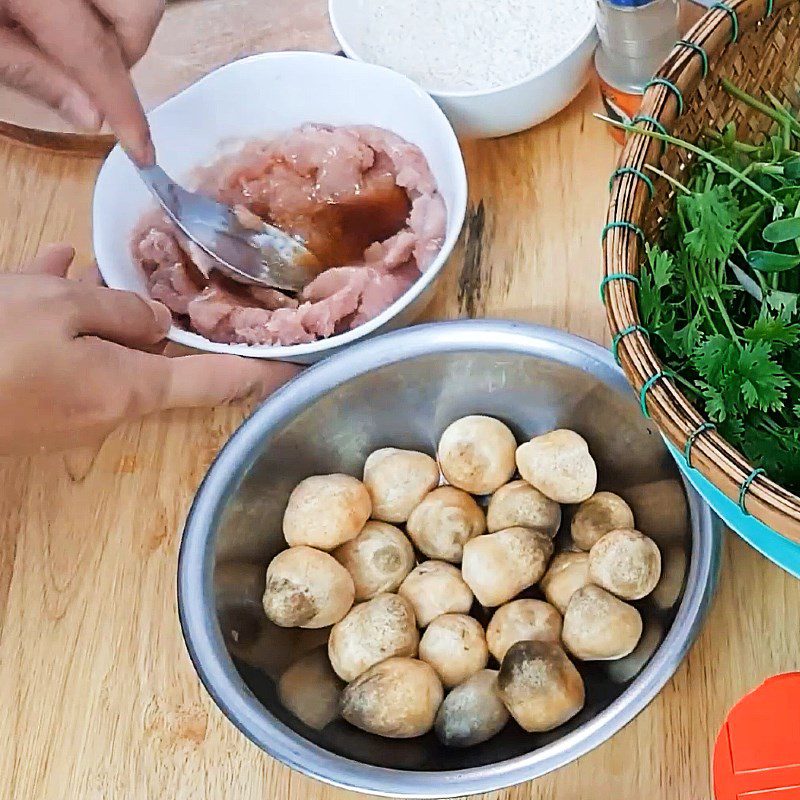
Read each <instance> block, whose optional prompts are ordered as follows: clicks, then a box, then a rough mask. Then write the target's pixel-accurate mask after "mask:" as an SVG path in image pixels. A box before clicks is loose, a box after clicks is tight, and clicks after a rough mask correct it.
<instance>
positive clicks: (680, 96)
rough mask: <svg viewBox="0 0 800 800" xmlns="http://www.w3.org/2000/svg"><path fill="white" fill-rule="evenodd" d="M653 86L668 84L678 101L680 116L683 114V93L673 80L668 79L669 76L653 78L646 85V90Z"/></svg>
mask: <svg viewBox="0 0 800 800" xmlns="http://www.w3.org/2000/svg"><path fill="white" fill-rule="evenodd" d="M651 86H666V87H667V89H669V90H670V91H671V92H672V94H674V95H675V99H676V100H677V101H678V116H680V115H681V114H683V94H682V93H681V90H680V89H679V88H678V87H677V86H676V85H675V84H674V83H673V82H672V81H670V80H667V78H652V79H651V80H649V81H648V82H647V83H646V84H645V85H644V90H645V91H647V90H648V89H649V88H650V87H651Z"/></svg>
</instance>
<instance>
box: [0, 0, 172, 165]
mask: <svg viewBox="0 0 800 800" xmlns="http://www.w3.org/2000/svg"><path fill="white" fill-rule="evenodd" d="M163 12H164V0H0V83H5V84H6V85H8V86H12V87H13V88H15V89H19V90H21V91H23V92H25V93H26V94H29V95H31V96H33V97H36V98H37V99H39V100H42V101H44V102H45V103H47V105H49V106H51V107H52V108H54V109H55V110H56V111H58V112H59V113H60V114H61V115H62V116H64V117H65V118H66V119H67V120H68V121H69V122H72V123H73V124H75V125H77V126H78V127H80V128H85V129H88V130H99V128H100V127H101V125H102V123H103V120H104V119H106V120H107V121H108V124H109V125H110V127H111V129H112V130H113V131H114V133H115V134H116V135H117V138H118V139H119V140H120V143H121V144H122V146H123V147H124V148H125V149H126V150H127V151H128V152H129V153H130V155H131V156H132V157H133V158H135V159H136V160H137V161H138V162H139V163H141V164H142V165H149V164H151V163H152V162H153V161H154V160H155V153H154V150H153V145H152V142H151V140H150V132H149V128H148V125H147V120H146V119H145V116H144V112H143V110H142V106H141V103H140V102H139V97H138V95H137V94H136V90H135V89H134V87H133V83H132V81H131V78H130V75H129V72H128V71H129V69H130V68H131V67H132V66H133V65H134V64H135V63H136V62H137V61H138V60H139V59H140V58H141V57H142V56H143V55H144V53H145V51H146V50H147V47H148V45H149V44H150V40H151V39H152V37H153V33H154V32H155V29H156V27H157V26H158V23H159V21H160V20H161V16H162V14H163Z"/></svg>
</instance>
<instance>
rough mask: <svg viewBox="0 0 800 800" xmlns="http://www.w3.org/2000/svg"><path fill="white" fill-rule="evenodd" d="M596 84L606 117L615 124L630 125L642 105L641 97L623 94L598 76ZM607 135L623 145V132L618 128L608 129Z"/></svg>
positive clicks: (639, 95)
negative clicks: (598, 85) (598, 86)
mask: <svg viewBox="0 0 800 800" xmlns="http://www.w3.org/2000/svg"><path fill="white" fill-rule="evenodd" d="M598 82H599V84H600V97H601V98H602V100H603V107H604V108H605V111H606V116H608V117H609V118H610V119H613V120H615V121H616V122H625V123H630V122H631V120H632V119H633V118H634V117H635V116H636V112H637V111H638V110H639V106H641V104H642V95H641V94H629V93H627V92H623V91H621V90H620V89H617V88H616V87H614V86H612V85H611V84H610V83H606V82H605V81H604V80H603V79H602V78H601V77H600V76H598ZM609 133H610V134H611V137H612V138H613V139H614V140H615V141H616V142H617V143H618V144H625V135H626V134H625V131H623V130H620V129H619V128H609Z"/></svg>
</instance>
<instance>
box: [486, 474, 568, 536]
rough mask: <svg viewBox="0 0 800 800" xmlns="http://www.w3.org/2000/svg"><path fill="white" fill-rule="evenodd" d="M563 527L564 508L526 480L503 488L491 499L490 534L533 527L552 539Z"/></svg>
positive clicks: (488, 520)
mask: <svg viewBox="0 0 800 800" xmlns="http://www.w3.org/2000/svg"><path fill="white" fill-rule="evenodd" d="M560 525H561V506H560V505H559V504H558V503H556V502H555V501H553V500H551V499H550V498H549V497H545V496H544V495H543V494H542V493H541V492H540V491H539V490H538V489H536V488H534V487H533V486H531V485H530V484H529V483H528V482H527V481H512V482H511V483H507V484H506V485H505V486H501V487H500V488H499V489H498V490H497V491H496V492H495V493H494V494H493V495H492V498H491V500H489V508H488V509H487V510H486V527H487V529H488V531H489V533H497V531H501V530H503V529H504V528H514V527H518V526H521V527H523V528H533V529H534V530H536V531H542V533H546V534H548V535H549V536H551V537H553V536H555V535H556V533H557V532H558V528H559V526H560Z"/></svg>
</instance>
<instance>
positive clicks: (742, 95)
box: [722, 78, 800, 133]
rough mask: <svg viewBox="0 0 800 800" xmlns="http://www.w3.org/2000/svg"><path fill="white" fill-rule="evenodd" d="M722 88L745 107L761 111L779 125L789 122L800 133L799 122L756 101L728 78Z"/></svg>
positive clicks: (783, 112) (784, 112)
mask: <svg viewBox="0 0 800 800" xmlns="http://www.w3.org/2000/svg"><path fill="white" fill-rule="evenodd" d="M722 86H723V88H724V89H725V91H726V92H727V93H728V94H729V95H731V97H735V98H736V99H737V100H741V101H742V102H743V103H744V104H745V105H748V106H750V108H754V109H755V110H756V111H760V112H761V113H762V114H764V116H767V117H769V118H770V119H772V120H774V121H775V122H777V123H783V122H786V121H789V123H790V124H791V126H792V129H793V130H794V131H795V133H800V122H798V121H797V120H796V119H795V118H794V117H792V116H790V115H788V114H787V113H786V111H785V110H784V111H777V110H776V109H774V108H770V107H769V106H768V105H767V104H766V103H762V102H761V100H758V99H756V98H755V97H753V96H752V95H751V94H748V93H747V92H745V91H744V90H743V89H740V88H739V87H738V86H736V85H734V84H733V83H731V82H730V81H729V80H728V79H727V78H723V79H722Z"/></svg>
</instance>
